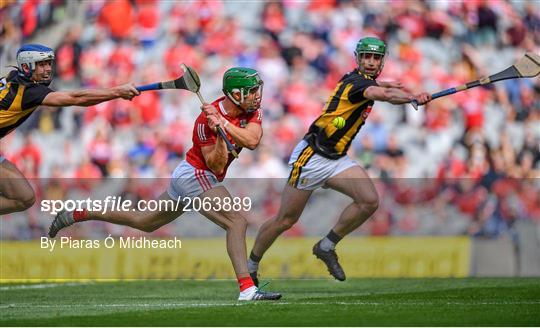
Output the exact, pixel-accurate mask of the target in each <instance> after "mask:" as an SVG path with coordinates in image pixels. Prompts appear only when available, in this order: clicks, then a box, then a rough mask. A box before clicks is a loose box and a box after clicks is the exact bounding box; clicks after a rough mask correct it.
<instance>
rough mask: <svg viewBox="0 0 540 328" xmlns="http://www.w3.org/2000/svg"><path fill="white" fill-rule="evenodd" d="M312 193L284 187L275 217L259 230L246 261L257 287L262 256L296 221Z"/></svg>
mask: <svg viewBox="0 0 540 328" xmlns="http://www.w3.org/2000/svg"><path fill="white" fill-rule="evenodd" d="M312 192H313V191H312V190H300V189H296V188H294V187H292V186H290V185H288V184H287V185H285V188H284V189H283V193H282V195H281V206H280V208H279V211H278V214H277V216H276V217H274V218H272V219H270V220H268V221H266V222H265V223H264V224H263V225H262V226H261V227H260V228H259V232H258V233H257V237H256V239H255V245H253V249H252V250H251V254H250V255H249V259H248V270H249V272H250V275H251V278H252V279H253V281H254V282H255V284H256V285H259V280H258V277H257V271H258V270H259V262H260V261H261V258H262V256H263V255H264V253H266V251H267V250H268V249H269V248H270V246H272V244H273V243H274V241H275V240H276V239H277V237H279V236H280V235H281V234H282V233H283V232H285V231H286V230H288V229H290V228H291V227H292V226H293V225H294V224H295V223H296V222H297V221H298V219H299V218H300V215H302V212H303V211H304V208H305V207H306V203H307V201H308V200H309V197H310V196H311V193H312Z"/></svg>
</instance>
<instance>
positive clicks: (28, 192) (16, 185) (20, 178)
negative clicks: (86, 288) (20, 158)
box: [0, 159, 36, 215]
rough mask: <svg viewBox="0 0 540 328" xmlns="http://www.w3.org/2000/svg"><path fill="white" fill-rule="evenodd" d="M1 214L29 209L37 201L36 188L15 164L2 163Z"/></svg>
mask: <svg viewBox="0 0 540 328" xmlns="http://www.w3.org/2000/svg"><path fill="white" fill-rule="evenodd" d="M0 177H2V180H1V183H0V215H4V214H9V213H13V212H20V211H24V210H27V209H28V208H30V207H32V205H34V202H35V201H36V198H35V194H34V190H33V189H32V187H31V186H30V184H29V183H28V180H26V178H25V177H24V175H23V174H22V173H21V171H19V169H17V167H16V166H15V165H13V164H12V163H11V162H9V161H8V160H7V159H4V160H3V161H2V162H1V163H0Z"/></svg>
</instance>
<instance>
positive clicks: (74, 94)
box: [42, 83, 140, 107]
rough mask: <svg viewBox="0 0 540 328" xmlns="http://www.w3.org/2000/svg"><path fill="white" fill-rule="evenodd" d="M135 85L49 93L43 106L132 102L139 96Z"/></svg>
mask: <svg viewBox="0 0 540 328" xmlns="http://www.w3.org/2000/svg"><path fill="white" fill-rule="evenodd" d="M139 94H140V92H139V91H137V89H136V88H135V85H134V84H132V83H129V84H124V85H121V86H117V87H113V88H109V89H84V90H74V91H55V92H51V93H49V94H48V95H47V96H46V97H45V99H43V102H42V104H43V105H45V106H53V107H61V106H84V107H86V106H92V105H97V104H99V103H102V102H104V101H108V100H112V99H116V98H122V99H128V100H131V99H133V97H135V96H137V95H139Z"/></svg>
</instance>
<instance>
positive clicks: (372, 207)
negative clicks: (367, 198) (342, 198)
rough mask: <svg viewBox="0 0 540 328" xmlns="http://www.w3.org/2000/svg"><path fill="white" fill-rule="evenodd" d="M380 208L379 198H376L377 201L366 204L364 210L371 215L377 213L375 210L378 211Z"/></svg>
mask: <svg viewBox="0 0 540 328" xmlns="http://www.w3.org/2000/svg"><path fill="white" fill-rule="evenodd" d="M378 208H379V200H378V199H377V200H375V201H371V202H367V203H365V204H364V210H365V211H366V212H367V213H369V215H372V214H373V213H375V211H377V209H378Z"/></svg>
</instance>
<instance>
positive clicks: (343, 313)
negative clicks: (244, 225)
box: [0, 278, 540, 326]
mask: <svg viewBox="0 0 540 328" xmlns="http://www.w3.org/2000/svg"><path fill="white" fill-rule="evenodd" d="M266 289H268V290H272V291H280V292H282V293H283V295H284V296H283V298H282V300H281V301H278V302H273V303H271V302H256V303H239V302H237V301H235V298H236V297H237V287H236V283H235V282H234V281H193V280H181V281H134V282H110V283H109V282H108V283H85V284H79V283H71V284H37V285H11V284H3V285H0V295H1V300H0V325H2V326H6V325H12V326H20V325H23V326H36V325H37V326H89V325H95V326H395V325H397V326H426V325H427V326H540V279H510V278H509V279H357V280H350V281H346V282H343V283H339V282H336V281H332V280H275V281H273V282H272V283H271V284H270V285H269V286H268V287H267V288H266Z"/></svg>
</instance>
